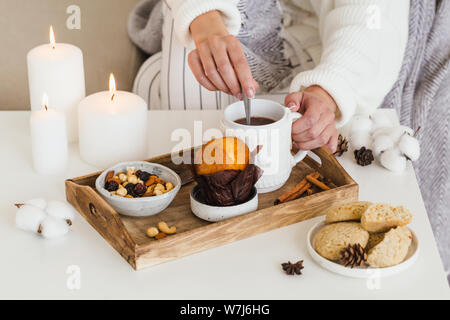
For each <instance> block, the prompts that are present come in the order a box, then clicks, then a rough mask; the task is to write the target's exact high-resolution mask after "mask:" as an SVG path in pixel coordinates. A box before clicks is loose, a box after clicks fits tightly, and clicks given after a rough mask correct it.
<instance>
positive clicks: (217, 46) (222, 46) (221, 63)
mask: <svg viewBox="0 0 450 320" xmlns="http://www.w3.org/2000/svg"><path fill="white" fill-rule="evenodd" d="M231 37H232V36H231ZM232 38H233V39H235V38H234V37H232ZM226 39H231V38H228V37H227V38H226ZM227 41H230V40H225V41H220V39H219V37H211V38H210V39H209V45H210V48H211V52H212V55H213V57H214V61H215V64H216V66H217V70H218V71H219V73H220V75H221V76H222V79H223V80H224V82H225V84H226V85H227V87H228V89H229V90H230V91H231V93H232V94H233V95H234V96H235V97H238V96H239V95H240V93H241V87H240V85H239V80H238V78H237V76H236V73H235V69H233V66H232V64H231V62H230V59H229V58H228V52H227V45H228V43H227ZM236 41H239V40H237V39H236Z"/></svg>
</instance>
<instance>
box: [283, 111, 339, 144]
mask: <svg viewBox="0 0 450 320" xmlns="http://www.w3.org/2000/svg"><path fill="white" fill-rule="evenodd" d="M299 120H300V119H299ZM297 121H298V120H297ZM330 123H334V115H333V114H332V113H330V112H322V113H321V114H320V118H319V120H318V121H317V122H315V123H314V124H313V125H312V126H311V127H310V128H309V129H307V130H303V131H300V132H299V133H297V132H298V131H296V132H294V129H293V130H292V138H293V139H294V141H299V142H304V141H308V140H314V139H316V138H318V137H319V136H320V135H321V134H322V132H323V131H324V130H325V128H326V127H327V126H328V125H329V124H330ZM294 125H296V123H294ZM293 128H294V126H293ZM297 130H299V129H297Z"/></svg>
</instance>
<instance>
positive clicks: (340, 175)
mask: <svg viewBox="0 0 450 320" xmlns="http://www.w3.org/2000/svg"><path fill="white" fill-rule="evenodd" d="M311 151H312V152H313V153H314V154H315V155H317V156H318V157H319V158H320V161H321V162H322V163H318V162H317V161H315V160H314V159H312V158H311V157H310V156H306V157H305V159H304V160H303V161H304V162H305V163H306V164H307V165H308V166H310V167H311V168H313V169H314V170H317V171H320V172H321V173H322V174H323V175H324V176H326V177H328V178H329V179H331V181H333V182H334V183H335V184H336V185H338V186H342V185H346V184H352V183H356V182H355V181H354V180H353V179H352V177H350V175H349V174H348V173H347V171H345V169H344V168H343V167H342V166H341V164H340V163H339V161H337V160H336V157H335V156H334V155H333V154H332V153H331V152H330V151H328V150H327V149H325V148H324V147H320V148H317V149H313V150H311Z"/></svg>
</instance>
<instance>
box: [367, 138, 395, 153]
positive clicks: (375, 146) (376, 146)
mask: <svg viewBox="0 0 450 320" xmlns="http://www.w3.org/2000/svg"><path fill="white" fill-rule="evenodd" d="M393 146H394V141H392V139H391V137H390V136H387V135H381V134H380V135H378V136H377V137H376V138H375V139H374V140H373V143H372V151H373V154H374V156H376V157H378V156H379V155H380V154H381V152H383V151H385V150H387V149H390V148H392V147H393Z"/></svg>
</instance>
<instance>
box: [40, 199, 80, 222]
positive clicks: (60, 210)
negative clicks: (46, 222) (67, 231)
mask: <svg viewBox="0 0 450 320" xmlns="http://www.w3.org/2000/svg"><path fill="white" fill-rule="evenodd" d="M45 211H47V213H48V215H49V216H52V217H55V218H59V219H62V220H65V221H67V223H68V224H69V225H72V222H73V220H74V218H75V209H74V208H73V207H72V206H71V205H70V204H68V203H67V202H63V201H57V200H51V201H49V202H48V203H47V208H46V209H45Z"/></svg>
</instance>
